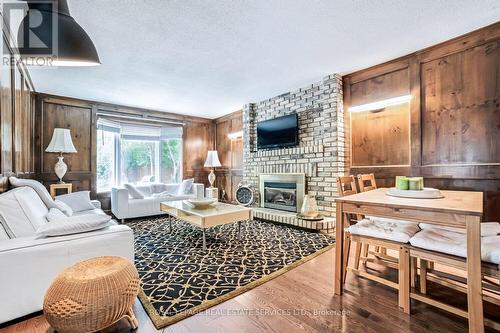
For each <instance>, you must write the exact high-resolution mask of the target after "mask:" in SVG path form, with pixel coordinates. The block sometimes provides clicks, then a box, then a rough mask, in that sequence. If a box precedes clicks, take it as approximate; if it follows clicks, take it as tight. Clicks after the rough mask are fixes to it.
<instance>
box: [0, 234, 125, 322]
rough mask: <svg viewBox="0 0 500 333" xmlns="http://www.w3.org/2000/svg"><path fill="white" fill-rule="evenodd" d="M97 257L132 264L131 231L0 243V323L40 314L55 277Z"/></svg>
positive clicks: (31, 237) (19, 239)
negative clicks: (70, 267)
mask: <svg viewBox="0 0 500 333" xmlns="http://www.w3.org/2000/svg"><path fill="white" fill-rule="evenodd" d="M98 256H120V257H123V258H126V259H128V260H130V261H131V262H133V260H134V234H133V232H132V230H131V229H130V228H129V227H127V226H125V225H114V226H110V227H107V228H104V229H101V230H97V231H92V232H86V233H81V234H75V235H67V236H60V237H47V238H40V239H37V238H36V237H35V236H29V237H21V238H14V239H8V240H2V241H0V267H2V274H0V290H1V295H2V302H0V323H3V322H6V321H9V320H12V319H15V318H18V317H22V316H25V315H27V314H30V313H33V312H36V311H40V310H41V309H42V305H43V297H44V294H45V291H46V290H47V288H48V287H49V285H50V284H51V283H52V281H53V279H54V278H55V277H56V275H57V274H59V273H60V272H61V271H62V270H64V269H65V268H67V267H69V266H71V265H74V264H75V263H77V262H79V261H82V260H85V259H89V258H93V257H98ZM3 268H6V269H5V270H3Z"/></svg>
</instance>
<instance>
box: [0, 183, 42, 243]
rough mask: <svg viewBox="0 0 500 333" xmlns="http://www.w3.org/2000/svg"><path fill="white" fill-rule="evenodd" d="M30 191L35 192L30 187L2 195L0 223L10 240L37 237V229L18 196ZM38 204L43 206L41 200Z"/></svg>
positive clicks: (0, 198) (0, 196) (16, 189)
mask: <svg viewBox="0 0 500 333" xmlns="http://www.w3.org/2000/svg"><path fill="white" fill-rule="evenodd" d="M30 191H31V192H34V190H33V189H32V188H30V187H20V188H15V189H13V190H10V191H8V192H5V193H3V194H1V195H0V223H1V224H2V226H3V228H4V230H5V231H6V233H7V234H8V235H9V237H10V238H16V237H25V236H32V235H35V231H36V228H35V227H34V225H33V223H31V220H30V218H29V216H28V215H27V214H26V211H25V209H24V208H23V206H22V205H21V203H20V202H19V200H18V198H17V196H16V194H17V193H20V195H21V196H22V194H25V193H26V192H30ZM35 195H36V193H35ZM38 202H39V203H41V204H42V205H43V202H41V200H40V198H38ZM45 209H46V208H45ZM45 214H46V213H44V214H43V216H45Z"/></svg>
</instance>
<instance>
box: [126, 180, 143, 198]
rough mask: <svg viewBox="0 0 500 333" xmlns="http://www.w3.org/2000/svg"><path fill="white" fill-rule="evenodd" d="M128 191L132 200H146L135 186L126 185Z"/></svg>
mask: <svg viewBox="0 0 500 333" xmlns="http://www.w3.org/2000/svg"><path fill="white" fill-rule="evenodd" d="M123 186H124V187H125V188H126V189H127V190H128V194H129V195H130V197H131V198H132V199H144V194H142V193H141V191H139V190H138V189H137V188H136V187H135V186H134V185H132V184H125V185H123Z"/></svg>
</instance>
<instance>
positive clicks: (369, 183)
mask: <svg viewBox="0 0 500 333" xmlns="http://www.w3.org/2000/svg"><path fill="white" fill-rule="evenodd" d="M358 185H359V191H360V192H366V191H371V190H374V189H376V188H377V183H376V181H375V175H374V174H373V173H369V174H364V175H358Z"/></svg>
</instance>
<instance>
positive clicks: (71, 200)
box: [56, 191, 95, 213]
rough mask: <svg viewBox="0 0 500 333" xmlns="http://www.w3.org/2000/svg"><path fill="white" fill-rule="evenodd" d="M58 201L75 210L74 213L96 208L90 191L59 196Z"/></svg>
mask: <svg viewBox="0 0 500 333" xmlns="http://www.w3.org/2000/svg"><path fill="white" fill-rule="evenodd" d="M56 200H58V201H62V202H64V203H65V204H67V205H68V206H69V207H70V208H71V209H72V210H73V213H75V212H81V211H84V210H90V209H94V208H95V207H94V205H93V204H92V201H90V191H79V192H74V193H69V194H64V195H58V196H57V197H56Z"/></svg>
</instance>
